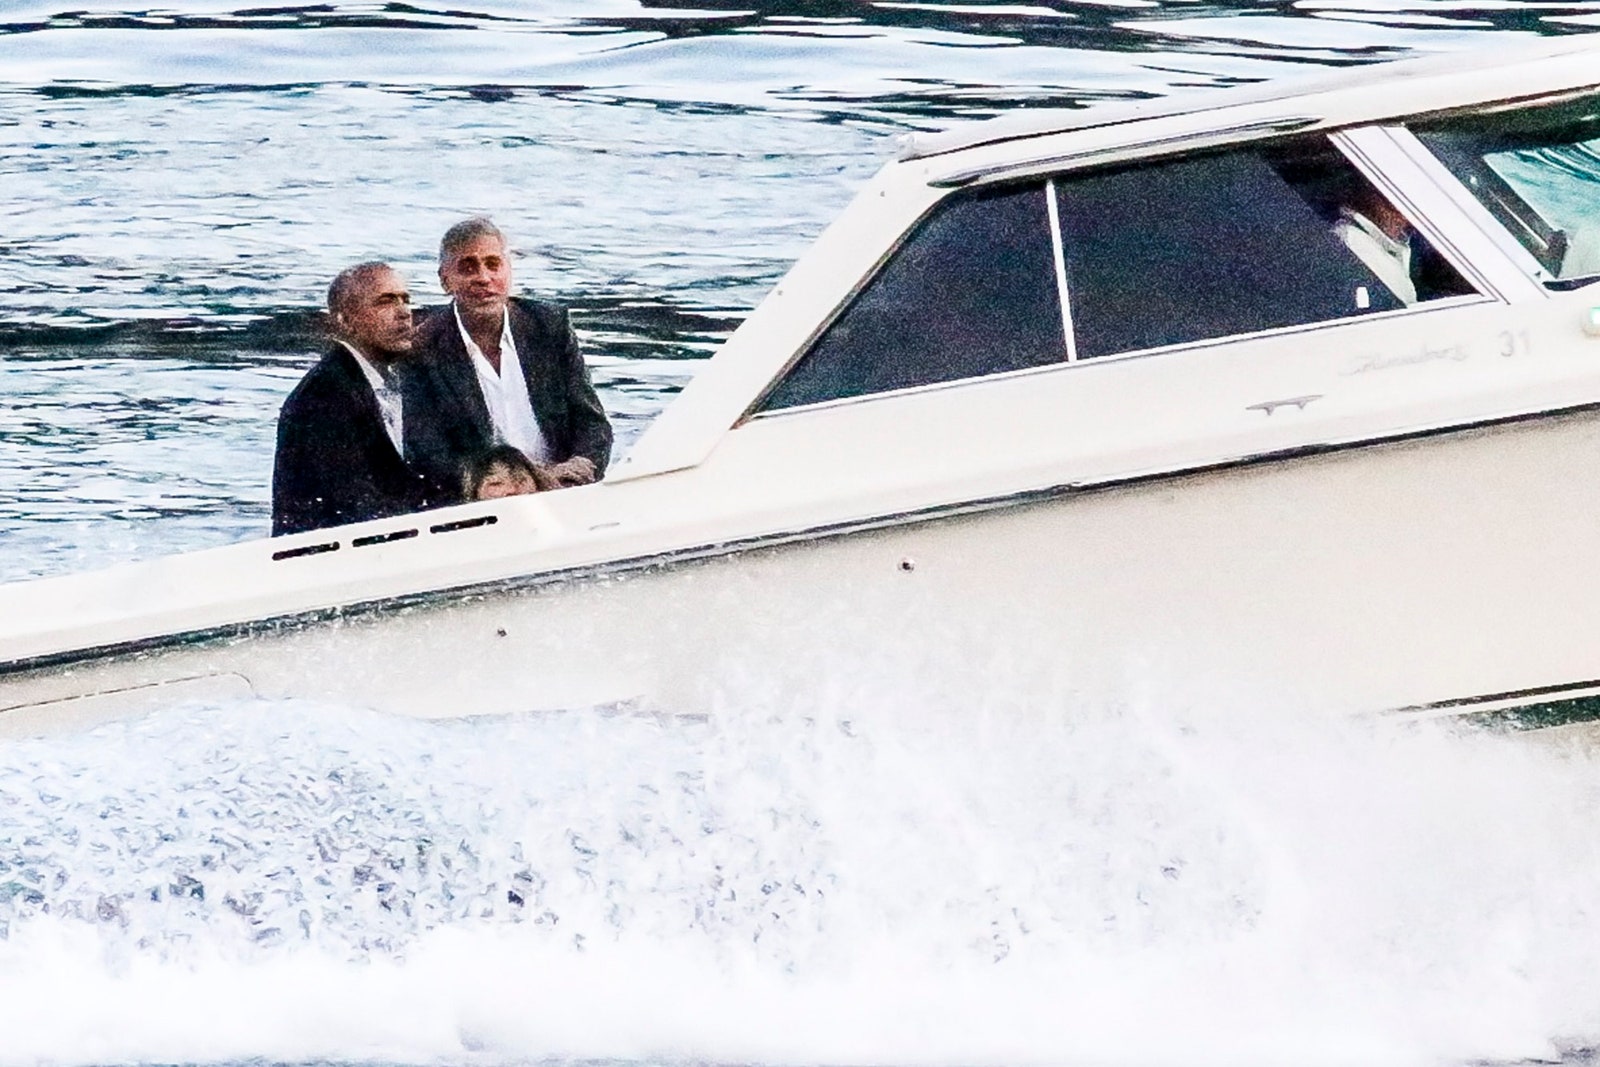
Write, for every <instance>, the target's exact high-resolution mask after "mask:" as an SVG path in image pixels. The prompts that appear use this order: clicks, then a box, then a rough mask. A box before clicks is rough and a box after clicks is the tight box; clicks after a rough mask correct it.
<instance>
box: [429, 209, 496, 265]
mask: <svg viewBox="0 0 1600 1067" xmlns="http://www.w3.org/2000/svg"><path fill="white" fill-rule="evenodd" d="M480 237H493V238H494V239H495V240H497V241H499V242H500V246H501V247H502V248H503V247H505V243H506V235H505V234H503V233H501V232H500V227H498V226H496V225H495V224H494V223H493V222H491V221H489V216H487V215H474V216H473V217H472V218H470V219H462V220H461V221H460V222H458V223H456V224H455V225H454V226H452V227H450V228H449V229H448V230H446V231H444V236H443V237H441V238H439V268H440V269H441V270H443V269H444V262H445V260H447V259H449V258H450V257H451V256H452V255H454V254H455V253H457V252H459V251H461V250H462V249H463V248H465V247H466V246H467V245H469V244H471V243H472V242H473V241H476V240H477V239H478V238H480Z"/></svg>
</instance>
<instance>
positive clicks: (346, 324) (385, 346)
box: [328, 262, 413, 363]
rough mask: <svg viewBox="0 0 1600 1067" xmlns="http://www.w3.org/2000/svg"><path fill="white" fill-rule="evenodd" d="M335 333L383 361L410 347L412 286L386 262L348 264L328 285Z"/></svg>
mask: <svg viewBox="0 0 1600 1067" xmlns="http://www.w3.org/2000/svg"><path fill="white" fill-rule="evenodd" d="M328 323H329V326H330V327H331V329H332V331H333V335H334V336H335V337H337V338H339V339H340V340H341V341H344V342H346V343H347V344H349V345H351V346H352V347H354V348H355V349H357V350H358V351H359V352H360V353H361V354H362V355H364V356H367V357H369V358H371V359H373V360H376V361H378V362H381V363H386V362H388V361H390V360H393V359H396V358H398V357H400V356H403V355H405V354H406V353H408V352H410V351H411V345H412V335H413V330H412V328H413V323H412V319H411V290H410V289H408V288H407V287H406V283H405V279H404V278H402V277H400V274H399V272H397V271H396V270H395V269H394V268H393V267H391V266H389V264H387V263H379V262H370V263H357V264H356V265H355V266H353V267H346V268H345V269H344V270H342V271H340V272H339V274H338V276H336V277H335V278H334V279H333V284H331V285H329V286H328Z"/></svg>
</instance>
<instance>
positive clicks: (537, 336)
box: [507, 301, 555, 447]
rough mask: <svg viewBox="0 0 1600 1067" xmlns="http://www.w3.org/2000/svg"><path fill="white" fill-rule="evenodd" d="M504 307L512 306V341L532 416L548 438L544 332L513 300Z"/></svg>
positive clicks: (546, 362)
mask: <svg viewBox="0 0 1600 1067" xmlns="http://www.w3.org/2000/svg"><path fill="white" fill-rule="evenodd" d="M507 306H508V307H509V308H510V309H511V341H512V343H513V344H515V345H516V346H517V362H518V363H520V364H522V380H523V381H525V382H527V383H528V401H529V403H531V404H532V405H533V415H534V418H536V419H538V420H539V428H540V429H541V430H542V431H543V432H544V434H545V437H546V439H547V440H548V439H550V435H551V433H552V432H553V431H552V428H551V419H552V418H553V417H554V414H553V412H552V411H551V410H550V388H551V383H550V366H549V364H550V360H549V359H547V358H544V355H545V353H544V350H545V348H546V347H547V343H546V339H545V337H544V331H543V330H542V329H541V328H540V326H539V321H538V320H537V319H535V318H534V317H533V316H532V315H530V314H529V313H528V312H527V311H525V310H523V308H522V307H521V306H520V305H518V304H517V302H516V301H512V302H511V303H510V304H508V305H507ZM550 444H551V446H552V447H554V446H555V441H554V440H550Z"/></svg>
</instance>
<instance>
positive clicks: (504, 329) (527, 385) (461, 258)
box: [417, 218, 611, 485]
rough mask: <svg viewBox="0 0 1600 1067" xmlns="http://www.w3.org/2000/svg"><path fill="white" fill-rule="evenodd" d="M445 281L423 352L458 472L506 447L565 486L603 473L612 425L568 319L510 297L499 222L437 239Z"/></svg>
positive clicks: (425, 329)
mask: <svg viewBox="0 0 1600 1067" xmlns="http://www.w3.org/2000/svg"><path fill="white" fill-rule="evenodd" d="M439 283H440V285H441V286H443V287H444V291H445V292H446V293H449V294H450V297H451V302H450V305H449V306H447V307H443V308H439V309H437V310H435V311H433V312H431V313H430V314H429V315H428V316H427V318H426V319H425V320H424V321H423V323H422V324H421V326H420V327H419V328H418V330H417V348H418V351H419V353H420V354H422V355H423V357H424V359H423V361H422V364H421V366H422V369H423V371H424V374H425V379H426V380H424V381H422V382H421V383H420V384H421V386H422V387H424V388H426V390H427V392H428V395H429V397H430V402H429V404H428V405H427V406H428V407H429V409H430V410H431V414H430V415H429V416H428V417H429V418H430V419H432V420H434V421H435V424H436V425H435V428H434V434H433V437H434V440H435V441H436V442H440V443H442V444H443V446H444V447H446V448H447V449H449V450H450V460H451V465H452V466H453V468H454V469H457V470H459V469H461V468H462V467H463V466H464V465H465V464H466V462H467V461H468V460H470V459H471V458H473V457H474V456H476V455H479V454H481V453H483V452H485V451H487V450H488V449H490V448H492V447H494V446H495V445H497V444H509V445H512V446H514V447H515V448H517V449H518V450H520V451H521V452H522V453H523V454H524V455H526V456H527V457H528V458H529V459H530V460H532V461H533V462H535V463H539V464H542V465H544V466H545V467H547V468H548V469H549V471H550V473H551V474H552V475H554V477H555V478H556V480H557V481H559V482H560V483H561V484H562V485H583V484H585V483H587V482H592V481H595V480H596V479H598V478H600V477H601V476H602V475H604V474H605V470H606V464H607V462H608V461H609V460H610V459H611V424H610V422H608V421H607V419H606V413H605V409H604V408H603V407H601V405H600V400H599V398H598V397H597V396H595V392H594V386H593V385H591V384H590V382H589V371H588V368H587V367H586V366H585V365H584V362H583V355H582V353H580V352H579V351H578V339H577V337H576V335H574V334H573V332H572V325H571V323H570V322H568V320H567V313H566V312H565V311H564V310H563V309H561V308H559V307H557V306H556V305H554V304H548V303H545V302H544V301H541V300H530V299H524V298H515V297H512V296H511V256H510V253H509V250H508V249H507V248H506V240H505V235H504V234H502V233H501V232H500V230H499V229H498V228H497V227H496V226H495V225H494V223H492V222H490V221H489V220H488V219H485V218H473V219H467V220H466V221H464V222H459V223H457V224H456V225H454V226H452V227H450V229H449V230H448V231H447V232H446V233H445V235H444V238H443V240H441V241H440V243H439ZM429 462H430V465H431V466H435V467H436V466H438V464H437V463H436V462H435V461H433V460H430V461H429Z"/></svg>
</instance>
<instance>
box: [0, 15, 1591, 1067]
mask: <svg viewBox="0 0 1600 1067" xmlns="http://www.w3.org/2000/svg"><path fill="white" fill-rule="evenodd" d="M1596 24H1600V16H1597V15H1596V14H1594V12H1593V8H1592V6H1591V5H1590V4H1588V3H1584V2H1578V3H1572V4H1554V3H1540V4H1533V3H1528V4H1519V3H1499V2H1496V3H1487V2H1485V3H1479V4H1465V3H1463V4H1458V3H1438V2H1434V0H1414V2H1409V3H1407V2H1392V0H1300V2H1297V3H1286V2H1285V3H1256V4H1249V5H1244V4H1240V5H1227V4H1214V3H1199V2H1185V0H1074V2H1068V0H1041V2H1037V3H1026V4H1014V3H982V2H967V3H921V2H882V3H859V2H848V3H847V2H843V0H813V2H803V0H790V2H770V3H761V2H758V3H748V4H736V3H729V2H723V0H704V2H700V3H694V4H683V5H675V4H669V3H649V4H640V3H633V2H624V0H590V2H586V3H583V4H577V3H565V4H557V3H553V2H552V3H510V2H491V0H468V2H467V3H465V4H462V5H431V4H427V3H412V4H378V3H331V4H319V5H308V6H304V7H294V6H283V7H273V8H244V7H240V6H237V5H235V4H233V3H229V2H226V0H172V2H170V3H168V4H167V5H166V6H164V7H162V8H159V9H156V8H149V9H145V8H140V9H135V10H128V11H120V10H117V9H114V8H99V9H94V10H84V9H76V10H71V11H68V10H64V9H61V8H59V7H58V6H57V5H52V4H39V3H32V2H27V3H10V4H5V5H0V580H9V579H14V578H20V577H25V576H30V575H36V574H46V573H56V572H61V571H66V570H71V569H76V568H80V567H84V566H95V565H102V564H106V563H110V562H114V561H118V560H122V559H126V558H132V557H141V556H148V555H152V554H156V553H160V552H165V551H173V550H178V549H183V548H189V547H198V546H203V545H211V544H217V543H222V542H227V541H232V540H236V539H239V538H243V537H247V536H254V535H257V534H260V533H263V532H264V531H265V529H266V525H267V510H268V509H267V492H268V478H269V471H270V464H271V451H272V441H273V427H274V420H275V418H276V411H277V407H278V405H279V403H281V400H282V398H283V397H284V396H285V395H286V394H287V392H288V390H289V389H290V388H291V387H292V385H293V384H294V382H295V381H296V380H297V379H298V377H299V376H300V374H301V373H303V371H304V369H305V368H306V367H307V366H308V365H309V364H310V362H311V361H312V360H313V358H314V356H315V353H316V351H317V349H318V347H319V345H320V341H319V340H318V337H317V333H316V316H315V312H316V309H317V307H318V306H319V304H320V302H321V294H322V291H323V288H324V287H325V285H326V283H327V280H328V279H329V278H330V277H331V276H332V274H333V273H334V272H335V271H337V270H338V269H339V268H340V267H341V266H343V265H346V264H348V263H350V262H353V261H357V260H361V259H366V258H372V257H382V258H386V259H390V260H392V261H394V262H397V263H399V264H401V265H402V266H403V268H404V269H405V270H406V271H407V272H408V273H409V274H410V276H411V278H412V280H413V284H414V286H415V288H416V289H417V291H418V292H419V293H423V294H436V287H435V286H434V284H433V282H432V280H431V269H430V261H431V256H432V249H433V247H434V243H435V241H436V240H437V237H438V235H439V233H440V232H441V231H442V230H443V229H444V227H445V226H446V225H448V224H449V223H450V222H452V221H454V220H455V219H456V218H458V217H460V216H462V215H464V214H468V213H476V212H488V213H490V214H493V215H494V216H495V217H496V218H497V219H498V220H499V221H500V222H501V223H502V225H504V226H505V228H506V229H507V230H508V231H509V232H510V234H511V236H512V239H513V244H514V245H515V247H516V250H517V252H518V255H519V261H518V266H517V271H518V279H519V282H520V283H521V284H522V285H523V286H525V287H528V288H530V289H532V290H534V291H537V292H540V293H542V294H545V295H547V296H550V297H553V298H555V299H557V300H560V301H562V302H565V303H566V304H568V305H569V306H571V307H572V308H573V311H574V318H575V321H576V322H577V324H578V326H579V328H580V332H581V333H582V335H583V338H584V341H585V344H586V349H587V352H588V354H589V357H590V361H591V365H592V367H593V370H594V373H595V377H596V380H597V382H598V384H599V387H600V391H601V394H602V397H603V399H604V401H605V403H606V405H607V407H608V409H609V410H610V412H611V414H612V417H613V419H614V420H615V422H616V423H617V425H618V428H619V438H620V440H621V441H622V443H623V447H626V443H627V442H629V441H631V440H633V439H634V438H635V437H636V436H637V434H638V433H639V431H640V430H641V428H642V427H643V426H644V425H645V424H646V423H647V422H648V421H649V419H650V418H651V417H652V416H653V415H654V414H655V413H656V412H658V411H659V410H660V409H661V407H662V406H663V405H664V404H665V403H667V402H668V401H669V400H670V398H671V396H672V395H673V393H675V392H676V391H677V390H678V389H680V388H681V387H682V385H683V383H684V382H685V381H686V380H687V379H688V378H689V377H691V376H692V374H693V373H694V370H695V368H696V366H697V365H698V363H699V361H701V360H703V359H704V358H706V357H707V356H708V355H709V354H710V353H711V352H712V351H713V350H714V349H715V346H716V344H717V343H718V341H719V340H720V339H722V338H723V337H725V336H726V335H727V334H728V333H729V332H730V331H731V330H732V329H733V328H734V327H735V326H736V325H737V323H738V322H739V320H740V319H741V317H742V316H743V315H744V314H745V313H746V312H747V311H748V310H749V309H750V308H751V307H752V306H754V304H755V303H756V301H757V300H759V299H760V297H761V295H762V294H763V292H764V291H765V290H766V288H767V287H769V286H770V285H771V284H772V283H773V281H774V280H775V279H776V278H777V277H778V276H779V275H780V274H781V273H782V271H783V270H784V269H785V268H786V266H787V264H788V263H789V262H790V261H791V260H792V259H793V257H794V256H795V255H797V254H798V253H799V251H800V250H801V249H802V248H803V247H804V246H805V245H806V243H807V242H808V241H809V240H811V239H812V238H813V237H814V236H815V235H816V233H817V232H819V231H820V229H821V228H822V227H823V226H824V225H825V224H826V223H827V222H828V220H829V219H831V218H832V217H833V216H834V215H835V214H836V213H837V211H838V210H839V209H840V208H841V207H842V206H843V205H844V204H845V202H846V201H847V200H848V199H849V198H850V196H851V195H852V193H853V192H854V190H855V189H857V188H858V187H859V186H860V185H861V184H862V182H863V181H864V180H865V179H866V177H867V176H868V175H869V174H871V173H872V172H873V170H874V169H875V168H876V167H877V166H878V165H879V164H880V163H881V161H882V160H884V159H885V158H887V157H888V156H889V155H890V154H891V153H892V151H893V145H892V138H893V135H895V134H897V133H901V132H905V131H907V130H912V129H923V128H929V127H934V126H942V125H946V124H949V123H954V122H965V121H971V120H973V119H976V118H982V117H985V116H988V115H991V114H994V113H996V112H997V111H999V110H1002V109H1005V108H1008V107H1013V106H1018V105H1025V106H1036V105H1051V106H1094V105H1096V104H1097V103H1100V102H1102V101H1106V100H1114V99H1125V98H1137V97H1144V96H1151V95H1161V94H1168V93H1173V92H1178V91H1202V90H1204V89H1207V88H1213V89H1215V88H1222V87H1225V86H1227V85H1230V84H1235V83H1238V82H1245V81H1254V80H1260V79H1271V78H1279V77H1286V76H1290V75H1294V74H1297V73H1301V72H1303V71H1305V70H1306V69H1307V68H1308V67H1310V66H1314V65H1320V64H1350V63H1361V62H1369V61H1373V60H1381V59H1385V58H1390V57H1394V56H1399V55H1402V54H1406V53H1410V52H1414V51H1437V50H1470V49H1487V48H1493V47H1495V46H1496V44H1497V43H1498V42H1500V41H1504V40H1506V39H1508V38H1509V37H1511V36H1515V35H1525V34H1531V33H1561V32H1575V31H1582V30H1587V29H1588V28H1590V27H1591V26H1593V25H1596ZM912 636H913V637H914V635H912ZM995 641H996V644H995V647H994V648H978V649H974V654H973V657H972V660H971V662H970V663H966V664H961V665H955V669H954V670H953V672H952V668H951V665H949V664H938V665H927V664H916V663H911V664H901V665H900V666H899V667H898V668H897V667H894V666H893V665H892V664H890V665H888V666H886V667H885V669H884V671H883V673H882V674H881V675H880V676H875V677H872V678H857V677H840V676H837V675H833V674H829V673H828V672H827V671H826V670H822V671H819V672H818V677H817V680H816V686H815V689H814V690H813V691H809V692H804V693H783V694H779V693H773V692H770V691H768V689H767V687H765V686H764V685H763V684H762V682H761V679H762V672H761V671H760V670H759V665H754V666H753V667H752V669H751V673H750V676H749V677H730V678H725V679H719V680H717V682H718V684H715V685H712V686H709V687H708V688H709V689H710V690H711V691H713V692H715V693H716V694H717V697H716V700H715V701H714V702H713V705H712V706H708V707H706V708H690V709H676V710H678V711H680V712H683V713H685V715H686V717H679V718H672V719H655V718H649V717H640V716H635V715H628V714H616V715H604V716H602V715H592V714H591V715H581V714H573V715H570V716H553V717H542V718H536V719H518V720H507V721H485V722H471V721H468V722H457V723H449V724H423V723H413V722H395V721H391V720H387V719H382V718H379V717H375V716H371V715H368V714H366V713H363V712H359V711H357V710H354V709H349V708H312V707H302V706H281V705H269V704H260V705H258V704H238V705H231V706H226V707H207V706H184V707H174V708H168V709H165V710H164V711H162V712H160V713H158V714H156V715H154V716H152V717H151V718H149V719H146V720H142V721H140V722H136V723H128V724H122V725H118V726H113V727H106V728H102V729H100V730H97V731H94V732H91V733H86V734H82V735H78V736H74V737H65V738H55V739H51V740H48V741H37V742H28V743H24V744H15V745H8V746H7V747H5V748H4V749H3V750H0V1064H12V1063H16V1064H35V1063H62V1064H90V1063H96V1064H99V1063H135V1062H163V1063H170V1062H185V1063H190V1062H193V1063H200V1062H205V1063H213V1062H230V1063H232V1062H302V1061H313V1060H335V1061H340V1062H373V1061H393V1062H403V1063H408V1064H409V1063H445V1062H448V1063H456V1062H472V1063H480V1062H481V1063H491V1064H497V1065H498V1064H510V1063H527V1062H543V1061H547V1060H552V1059H555V1060H579V1061H584V1062H602V1061H603V1062H611V1061H616V1060H624V1061H648V1062H662V1061H669V1062H707V1061H713V1062H738V1063H763V1064H779V1063H806V1064H824V1063H825V1064H850V1063H869V1062H870V1063H877V1064H901V1063H904V1064H920V1065H927V1064H958V1063H959V1064H997V1065H1000V1064H1004V1065H1007V1067H1023V1065H1026V1064H1034V1063H1039V1064H1044V1063H1049V1064H1060V1063H1075V1064H1094V1065H1103V1064H1111V1063H1138V1064H1166V1063H1181V1064H1184V1065H1185V1067H1193V1065H1195V1064H1198V1063H1217V1064H1229V1065H1238V1064H1247V1063H1272V1064H1278V1063H1283V1062H1286V1061H1287V1062H1291V1063H1301V1062H1309V1063H1330V1064H1345V1063H1362V1064H1408V1065H1409V1064H1419V1065H1420V1064H1430V1065H1431V1064H1436V1063H1441V1062H1458V1061H1466V1060H1477V1059H1484V1058H1488V1059H1497V1058H1498V1059H1521V1058H1527V1057H1535V1056H1567V1057H1569V1058H1572V1057H1576V1058H1582V1055H1583V1054H1582V1052H1581V1050H1582V1049H1584V1048H1586V1047H1592V1046H1593V1045H1594V1044H1595V1042H1596V1041H1600V1009H1597V1007H1596V1006H1597V1005H1600V984H1597V979H1596V977H1595V972H1594V968H1593V960H1594V958H1595V957H1596V955H1597V953H1600V943H1597V942H1596V933H1595V931H1596V930H1597V929H1600V926H1597V924H1596V923H1595V921H1594V914H1593V911H1594V903H1593V902H1594V901H1595V900H1596V899H1600V850H1597V849H1596V847H1595V845H1594V844H1593V840H1594V834H1593V826H1594V824H1595V821H1596V819H1597V817H1600V793H1597V791H1596V788H1595V786H1594V785H1593V782H1592V778H1593V776H1592V774H1590V773H1588V772H1587V771H1586V769H1585V767H1584V766H1583V765H1581V764H1576V763H1573V762H1571V761H1568V760H1565V759H1562V758H1558V757H1557V756H1554V755H1551V754H1549V753H1546V752H1543V751H1541V750H1537V749H1532V748H1516V747H1508V746H1505V745H1503V744H1500V743H1498V742H1493V743H1491V741H1490V740H1489V739H1485V738H1482V737H1472V736H1466V737H1462V736H1455V735H1452V734H1450V733H1447V732H1445V731H1431V730H1420V731H1416V732H1409V733H1407V732H1401V733H1385V732H1382V731H1378V730H1375V729H1373V728H1371V727H1370V726H1367V725H1362V724H1356V725H1349V724H1344V725H1337V726H1330V725H1326V724H1322V723H1321V722H1320V720H1318V719H1317V718H1316V717H1315V716H1314V715H1312V714H1311V713H1310V712H1309V711H1307V709H1284V708H1278V707H1259V706H1257V705H1256V704H1255V703H1254V702H1252V700H1251V699H1250V697H1249V695H1248V694H1231V695H1229V696H1227V697H1226V698H1225V699H1222V700H1221V701H1220V702H1216V701H1213V702H1209V703H1208V702H1205V701H1200V700H1199V699H1198V698H1196V697H1194V695H1193V694H1181V695H1180V694H1172V693H1161V692H1159V688H1158V687H1155V686H1154V683H1153V682H1150V681H1149V680H1148V679H1143V678H1140V677H1139V676H1138V672H1136V671H1135V672H1132V676H1133V677H1135V679H1136V683H1134V684H1130V687H1129V689H1130V694H1134V693H1141V694H1143V695H1137V696H1136V695H1130V696H1129V697H1128V699H1127V700H1126V701H1125V702H1122V703H1111V704H1108V703H1106V702H1104V701H1093V702H1091V701H1087V700H1085V699H1084V698H1082V697H1080V696H1077V695H1075V694H1074V693H1073V692H1072V691H1071V689H1070V687H1067V686H1064V685H1059V684H1056V683H1054V682H1052V681H1051V680H1048V679H1046V680H1042V681H1041V680H1039V679H1031V680H1030V679H1019V678H1017V677H1015V675H1014V673H1013V671H1012V670H1011V668H1010V667H1009V666H1008V661H1007V660H1006V659H1005V657H1004V656H1003V654H1002V652H1003V650H1004V647H1005V635H1003V634H1002V635H995ZM891 644H893V643H891ZM894 647H895V648H899V647H900V646H899V645H894ZM889 658H890V659H893V657H892V656H890V657H889ZM913 658H914V657H913ZM1219 687H1220V688H1221V689H1223V690H1224V691H1225V690H1226V688H1227V687H1226V680H1219ZM1146 690H1149V692H1146ZM1212 704H1216V706H1215V707H1213V706H1212Z"/></svg>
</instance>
